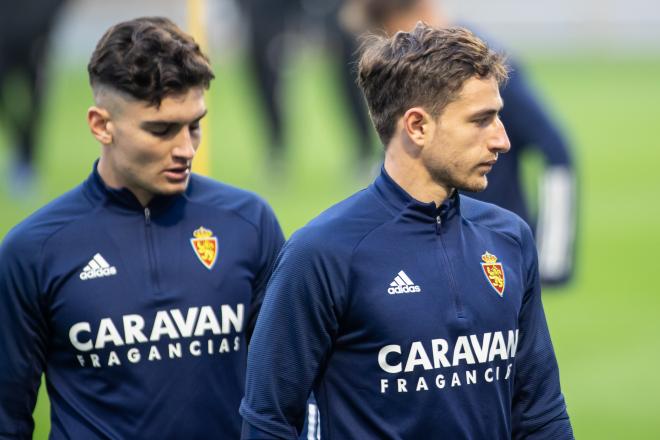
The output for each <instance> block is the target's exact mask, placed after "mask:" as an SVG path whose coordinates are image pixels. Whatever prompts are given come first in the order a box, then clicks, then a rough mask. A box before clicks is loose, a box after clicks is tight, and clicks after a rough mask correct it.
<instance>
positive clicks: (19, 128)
mask: <svg viewBox="0 0 660 440" xmlns="http://www.w3.org/2000/svg"><path fill="white" fill-rule="evenodd" d="M64 3H65V1H64V0H22V1H12V0H0V118H1V119H3V123H4V124H3V125H4V126H5V127H6V128H7V131H8V134H9V136H8V140H9V142H10V144H12V145H13V147H14V157H13V164H12V165H11V166H12V169H11V171H10V173H9V179H10V180H9V185H10V190H11V192H12V194H14V195H16V196H21V195H23V194H26V193H29V192H30V189H31V187H32V186H33V184H34V177H35V176H34V174H35V172H34V160H35V153H36V151H35V150H36V139H37V131H38V129H39V124H40V122H41V113H42V104H43V97H44V89H45V80H44V76H45V75H44V71H45V68H46V55H47V50H48V43H49V36H50V33H51V30H52V28H53V24H54V22H55V19H56V16H57V13H58V11H59V10H60V9H61V7H62V5H63V4H64Z"/></svg>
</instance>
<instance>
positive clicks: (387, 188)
mask: <svg viewBox="0 0 660 440" xmlns="http://www.w3.org/2000/svg"><path fill="white" fill-rule="evenodd" d="M372 187H373V189H374V191H375V192H376V193H377V194H378V195H379V196H380V198H381V199H383V200H384V201H385V203H386V204H387V205H388V206H389V207H391V208H392V209H393V210H395V211H397V212H402V211H408V210H411V211H414V212H416V213H419V214H421V215H422V216H424V217H428V218H429V219H432V220H434V221H435V219H436V217H437V216H440V217H441V218H442V219H443V220H445V219H450V218H452V217H454V216H456V215H458V214H460V204H461V203H460V201H461V199H460V196H459V193H458V190H457V189H454V192H453V193H452V195H451V196H450V197H449V198H447V199H446V200H445V201H444V202H442V204H441V205H440V206H439V207H437V206H436V205H435V202H428V203H425V202H420V201H419V200H417V199H415V198H414V197H412V196H411V195H410V194H408V193H407V192H406V190H404V189H403V188H401V186H399V184H398V183H396V182H395V181H394V179H392V177H391V176H390V175H389V174H387V171H385V166H383V167H382V168H381V170H380V175H379V176H378V177H376V180H375V181H374V183H373V184H372Z"/></svg>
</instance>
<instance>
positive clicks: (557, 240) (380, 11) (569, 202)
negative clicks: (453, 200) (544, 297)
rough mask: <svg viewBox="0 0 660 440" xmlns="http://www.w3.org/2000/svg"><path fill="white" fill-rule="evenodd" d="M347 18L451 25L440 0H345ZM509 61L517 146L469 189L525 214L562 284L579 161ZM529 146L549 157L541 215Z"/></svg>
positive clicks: (552, 276) (509, 113)
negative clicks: (530, 185)
mask: <svg viewBox="0 0 660 440" xmlns="http://www.w3.org/2000/svg"><path fill="white" fill-rule="evenodd" d="M341 19H342V23H343V25H344V27H345V28H346V29H348V30H350V31H352V32H353V33H354V34H360V33H362V32H364V31H376V32H378V31H380V32H383V31H384V32H385V33H386V34H388V35H393V34H395V33H396V32H398V31H409V30H410V29H412V28H413V27H414V26H415V24H416V23H417V22H418V21H423V22H425V23H428V24H429V25H432V26H435V27H447V26H450V25H451V21H450V19H449V18H448V17H447V14H446V13H445V11H444V10H443V8H442V2H440V1H434V0H345V3H344V5H343V9H342V11H341ZM509 64H510V65H511V67H512V71H511V73H510V76H509V80H508V81H507V83H506V84H505V85H504V86H503V87H502V90H501V93H502V99H503V100H504V102H505V104H506V105H505V107H504V109H503V111H502V113H501V118H502V122H503V123H504V126H505V127H506V130H507V134H508V135H509V139H510V140H511V151H510V152H509V153H508V154H506V155H504V156H502V157H501V158H500V160H498V163H497V165H496V166H495V167H494V168H493V170H492V171H491V173H490V174H489V175H488V182H489V183H488V188H486V190H485V191H483V192H480V193H465V194H467V195H470V196H471V197H474V198H477V199H479V200H483V201H486V202H490V203H494V204H496V205H498V206H501V207H503V208H506V209H508V210H510V211H513V212H515V213H516V214H518V215H519V216H520V217H522V218H523V220H525V221H526V222H527V223H528V224H529V225H530V226H531V227H532V229H533V230H534V232H535V236H536V242H537V247H538V251H539V268H540V272H541V280H542V282H543V283H544V284H546V285H562V284H565V283H567V282H568V281H569V280H570V279H571V277H572V275H573V269H574V261H575V244H576V243H575V233H576V222H577V208H576V177H575V166H574V164H573V159H572V157H571V153H570V148H569V145H568V143H567V142H566V139H565V137H564V135H563V134H562V132H561V130H560V129H559V127H558V126H557V125H556V124H555V123H554V122H553V121H552V119H551V118H550V116H549V115H548V112H547V111H546V110H545V108H544V106H543V105H542V103H541V102H540V100H539V99H538V98H537V96H536V93H535V92H534V90H533V89H532V87H531V85H530V84H529V82H528V81H527V79H526V77H525V74H524V70H523V69H522V67H521V65H520V64H519V63H518V62H517V60H515V59H513V60H512V59H509ZM528 149H535V150H537V151H539V152H540V153H541V154H542V155H543V158H544V161H545V164H544V165H545V167H544V170H543V175H542V177H541V179H540V188H539V189H540V191H539V195H538V212H537V214H536V215H532V213H531V212H530V208H529V206H528V203H527V200H526V195H525V191H524V185H523V182H522V172H521V160H522V154H523V152H524V151H525V150H528Z"/></svg>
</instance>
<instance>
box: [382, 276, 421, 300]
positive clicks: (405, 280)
mask: <svg viewBox="0 0 660 440" xmlns="http://www.w3.org/2000/svg"><path fill="white" fill-rule="evenodd" d="M421 291H422V289H421V287H419V286H417V285H416V284H415V283H413V281H412V280H411V279H410V278H409V277H408V275H406V273H405V272H404V271H399V273H398V274H397V275H396V277H395V278H394V281H392V282H391V283H390V288H389V289H387V293H389V294H390V295H396V294H398V293H417V292H421Z"/></svg>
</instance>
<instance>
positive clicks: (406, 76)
mask: <svg viewBox="0 0 660 440" xmlns="http://www.w3.org/2000/svg"><path fill="white" fill-rule="evenodd" d="M360 50H361V57H360V61H359V64H358V85H359V86H360V88H361V89H362V92H363V93H364V97H365V99H366V101H367V106H368V107H369V114H370V115H371V119H372V121H373V124H374V126H375V128H376V131H377V132H378V136H379V137H380V140H381V142H382V143H383V145H384V146H385V147H387V144H389V142H390V140H391V139H392V136H393V135H394V131H395V128H396V124H397V120H398V119H399V118H400V117H401V116H403V115H404V114H405V112H406V111H407V110H408V109H410V108H412V107H417V106H420V107H423V108H424V109H425V110H426V111H428V112H429V113H430V114H431V115H432V116H433V117H436V118H437V117H438V116H440V114H441V113H442V111H443V109H444V108H445V107H446V106H447V104H449V103H451V102H452V101H454V100H456V99H457V98H458V94H459V93H460V91H461V89H462V87H463V83H464V82H465V81H466V80H468V79H470V78H472V77H477V78H491V77H493V78H495V79H496V80H497V82H498V84H502V83H503V82H504V81H506V79H507V77H508V68H507V66H506V63H505V58H504V56H503V55H501V54H499V53H497V52H495V51H493V50H491V49H490V48H489V47H488V46H487V45H486V43H484V42H483V41H482V40H481V39H479V38H478V37H476V36H475V35H474V34H473V33H472V32H470V31H469V30H467V29H465V28H462V27H451V28H447V29H435V28H432V27H430V26H428V25H426V24H424V23H421V22H419V23H417V25H416V26H415V28H414V29H413V30H412V31H411V32H397V33H396V34H395V35H394V36H392V37H389V38H388V37H386V36H384V35H376V34H369V35H367V36H365V37H363V40H362V45H361V49H360Z"/></svg>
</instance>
